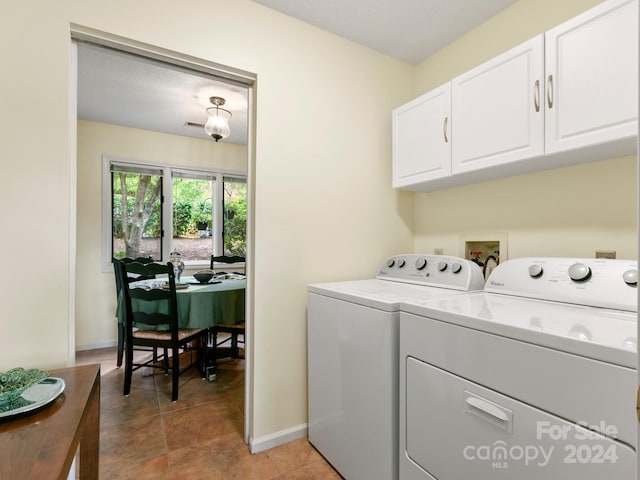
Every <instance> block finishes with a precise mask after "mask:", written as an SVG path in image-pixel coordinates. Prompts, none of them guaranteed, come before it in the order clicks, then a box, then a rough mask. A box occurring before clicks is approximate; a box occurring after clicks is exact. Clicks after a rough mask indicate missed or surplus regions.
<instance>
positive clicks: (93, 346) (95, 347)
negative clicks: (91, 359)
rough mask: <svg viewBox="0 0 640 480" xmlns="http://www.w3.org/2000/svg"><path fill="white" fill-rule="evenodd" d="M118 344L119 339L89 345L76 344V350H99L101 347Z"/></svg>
mask: <svg viewBox="0 0 640 480" xmlns="http://www.w3.org/2000/svg"><path fill="white" fill-rule="evenodd" d="M116 345H118V341H117V340H110V341H108V342H99V343H89V344H87V345H76V352H84V351H85V350H98V349H100V348H110V347H115V346H116Z"/></svg>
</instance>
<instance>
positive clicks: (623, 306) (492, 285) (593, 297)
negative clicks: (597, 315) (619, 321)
mask: <svg viewBox="0 0 640 480" xmlns="http://www.w3.org/2000/svg"><path fill="white" fill-rule="evenodd" d="M637 286H638V265H637V262H636V261H635V260H610V259H602V258H597V259H593V258H590V259H585V258H560V257H542V258H516V259H513V260H507V261H505V262H502V263H501V264H500V265H498V267H496V269H495V270H494V271H493V272H492V273H491V275H490V276H489V278H488V279H487V283H486V285H485V292H490V293H502V294H507V295H517V296H521V297H529V298H538V299H541V300H551V301H556V302H565V303H575V304H579V305H588V306H592V307H603V308H615V309H616V310H627V311H632V312H636V311H638V300H637Z"/></svg>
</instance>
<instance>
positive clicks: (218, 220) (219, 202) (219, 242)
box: [212, 175, 224, 255]
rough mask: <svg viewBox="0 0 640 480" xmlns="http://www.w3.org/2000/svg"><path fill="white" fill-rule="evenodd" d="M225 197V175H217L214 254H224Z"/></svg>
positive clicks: (214, 197)
mask: <svg viewBox="0 0 640 480" xmlns="http://www.w3.org/2000/svg"><path fill="white" fill-rule="evenodd" d="M223 199H224V182H223V176H222V175H217V176H216V180H215V188H214V189H213V204H212V207H213V223H214V225H215V226H214V227H213V252H214V255H223V254H224V239H223V238H222V229H223V225H224V224H223V222H224V212H223V211H222V210H223Z"/></svg>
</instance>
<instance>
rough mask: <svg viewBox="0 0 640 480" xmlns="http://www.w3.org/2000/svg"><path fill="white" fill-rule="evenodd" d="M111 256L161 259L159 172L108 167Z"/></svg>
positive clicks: (135, 168)
mask: <svg viewBox="0 0 640 480" xmlns="http://www.w3.org/2000/svg"><path fill="white" fill-rule="evenodd" d="M110 170H111V198H112V201H111V212H112V215H111V218H112V221H111V226H112V228H111V232H112V237H111V256H112V257H116V258H122V257H131V258H133V257H138V256H152V257H153V258H160V257H161V255H162V170H160V169H150V168H143V167H135V166H124V165H119V166H118V165H112V166H111V169H110Z"/></svg>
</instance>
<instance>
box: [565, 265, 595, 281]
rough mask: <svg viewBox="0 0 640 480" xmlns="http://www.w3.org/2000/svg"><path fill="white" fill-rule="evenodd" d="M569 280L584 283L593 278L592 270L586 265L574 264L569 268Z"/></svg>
mask: <svg viewBox="0 0 640 480" xmlns="http://www.w3.org/2000/svg"><path fill="white" fill-rule="evenodd" d="M569 278H571V280H573V281H575V282H584V281H585V280H589V278H591V269H590V268H589V267H587V266H586V265H585V264H584V263H574V264H573V265H571V266H570V267H569Z"/></svg>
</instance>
